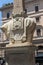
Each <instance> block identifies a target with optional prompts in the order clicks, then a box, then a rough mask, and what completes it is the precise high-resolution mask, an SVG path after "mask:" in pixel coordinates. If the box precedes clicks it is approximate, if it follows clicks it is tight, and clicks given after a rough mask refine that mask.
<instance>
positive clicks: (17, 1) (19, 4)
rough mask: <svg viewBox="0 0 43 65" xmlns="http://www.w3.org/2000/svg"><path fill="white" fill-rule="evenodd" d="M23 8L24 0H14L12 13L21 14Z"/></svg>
mask: <svg viewBox="0 0 43 65" xmlns="http://www.w3.org/2000/svg"><path fill="white" fill-rule="evenodd" d="M24 9H25V6H24V0H14V8H13V13H14V15H16V14H21V13H22V12H23V11H24Z"/></svg>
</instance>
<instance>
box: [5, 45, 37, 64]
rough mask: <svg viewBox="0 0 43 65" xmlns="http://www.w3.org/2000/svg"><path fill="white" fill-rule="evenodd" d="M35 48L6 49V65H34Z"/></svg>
mask: <svg viewBox="0 0 43 65" xmlns="http://www.w3.org/2000/svg"><path fill="white" fill-rule="evenodd" d="M35 48H36V47H35V46H21V47H12V48H9V47H8V48H6V60H7V63H8V65H35Z"/></svg>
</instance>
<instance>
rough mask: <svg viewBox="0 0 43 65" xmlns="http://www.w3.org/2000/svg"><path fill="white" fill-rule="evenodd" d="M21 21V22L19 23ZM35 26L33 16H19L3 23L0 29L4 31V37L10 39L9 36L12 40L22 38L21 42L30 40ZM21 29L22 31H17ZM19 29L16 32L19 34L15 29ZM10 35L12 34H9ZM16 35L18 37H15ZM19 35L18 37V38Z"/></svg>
mask: <svg viewBox="0 0 43 65" xmlns="http://www.w3.org/2000/svg"><path fill="white" fill-rule="evenodd" d="M21 22H22V23H21ZM35 27H36V22H35V19H34V18H29V17H26V18H23V17H22V18H20V17H19V19H18V20H16V18H14V19H12V20H10V21H9V22H7V23H5V24H3V25H2V26H1V30H2V31H3V32H4V33H5V35H6V37H7V38H8V39H9V40H10V39H11V37H12V39H13V40H18V39H19V40H22V42H32V38H33V33H34V30H35ZM21 29H22V31H23V32H22V33H19V32H20V31H21ZM17 30H20V31H19V32H18V34H19V35H17V34H16V33H15V34H14V32H15V31H17ZM11 35H12V36H11ZM17 37H18V38H17ZM19 37H20V38H19Z"/></svg>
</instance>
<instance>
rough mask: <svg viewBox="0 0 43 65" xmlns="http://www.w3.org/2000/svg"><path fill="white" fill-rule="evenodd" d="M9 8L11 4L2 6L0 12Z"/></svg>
mask: <svg viewBox="0 0 43 65" xmlns="http://www.w3.org/2000/svg"><path fill="white" fill-rule="evenodd" d="M11 7H13V4H10V5H7V6H3V7H1V8H0V11H3V10H4V9H8V8H11Z"/></svg>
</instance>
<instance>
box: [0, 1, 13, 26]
mask: <svg viewBox="0 0 43 65" xmlns="http://www.w3.org/2000/svg"><path fill="white" fill-rule="evenodd" d="M11 2H13V0H0V7H2V6H3V5H4V4H7V3H11ZM1 19H2V16H1V12H0V25H2V22H1Z"/></svg>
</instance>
